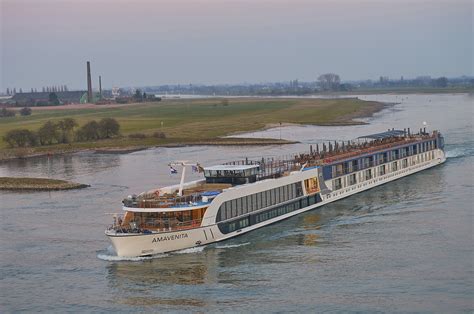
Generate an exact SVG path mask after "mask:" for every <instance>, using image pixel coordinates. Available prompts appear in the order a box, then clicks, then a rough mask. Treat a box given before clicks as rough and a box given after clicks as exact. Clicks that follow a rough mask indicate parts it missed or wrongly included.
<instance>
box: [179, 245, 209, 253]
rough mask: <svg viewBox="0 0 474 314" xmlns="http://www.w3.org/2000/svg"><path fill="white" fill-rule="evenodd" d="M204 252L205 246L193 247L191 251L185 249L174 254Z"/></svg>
mask: <svg viewBox="0 0 474 314" xmlns="http://www.w3.org/2000/svg"><path fill="white" fill-rule="evenodd" d="M202 251H204V246H196V247H191V248H189V249H184V250H180V251H176V252H174V254H189V253H201V252H202Z"/></svg>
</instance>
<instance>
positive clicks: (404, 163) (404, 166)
mask: <svg viewBox="0 0 474 314" xmlns="http://www.w3.org/2000/svg"><path fill="white" fill-rule="evenodd" d="M406 167H408V159H406V158H405V159H403V160H402V168H406Z"/></svg>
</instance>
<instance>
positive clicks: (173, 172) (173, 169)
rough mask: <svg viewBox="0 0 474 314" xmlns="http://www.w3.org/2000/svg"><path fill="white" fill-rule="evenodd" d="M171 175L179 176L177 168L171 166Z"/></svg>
mask: <svg viewBox="0 0 474 314" xmlns="http://www.w3.org/2000/svg"><path fill="white" fill-rule="evenodd" d="M170 173H171V174H177V173H178V170H176V169H175V168H173V167H171V166H170Z"/></svg>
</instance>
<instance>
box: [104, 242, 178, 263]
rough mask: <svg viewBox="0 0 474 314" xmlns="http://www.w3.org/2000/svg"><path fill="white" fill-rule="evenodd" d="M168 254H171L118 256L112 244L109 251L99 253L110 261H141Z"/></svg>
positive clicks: (105, 259) (108, 248)
mask: <svg viewBox="0 0 474 314" xmlns="http://www.w3.org/2000/svg"><path fill="white" fill-rule="evenodd" d="M166 256H169V255H168V254H157V255H152V256H136V257H125V256H117V253H116V252H115V250H114V248H113V246H112V245H110V246H108V247H107V253H100V254H97V258H98V259H101V260H103V261H108V262H121V261H129V262H140V261H146V260H150V259H155V258H162V257H166Z"/></svg>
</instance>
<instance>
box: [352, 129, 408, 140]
mask: <svg viewBox="0 0 474 314" xmlns="http://www.w3.org/2000/svg"><path fill="white" fill-rule="evenodd" d="M403 135H405V131H403V130H391V131H387V132H382V133H375V134H370V135H364V136H359V137H358V138H370V139H373V140H381V139H384V138H389V137H394V136H403Z"/></svg>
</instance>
